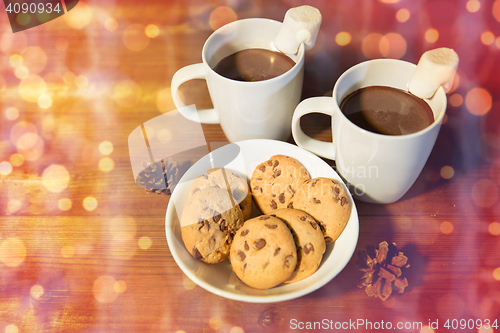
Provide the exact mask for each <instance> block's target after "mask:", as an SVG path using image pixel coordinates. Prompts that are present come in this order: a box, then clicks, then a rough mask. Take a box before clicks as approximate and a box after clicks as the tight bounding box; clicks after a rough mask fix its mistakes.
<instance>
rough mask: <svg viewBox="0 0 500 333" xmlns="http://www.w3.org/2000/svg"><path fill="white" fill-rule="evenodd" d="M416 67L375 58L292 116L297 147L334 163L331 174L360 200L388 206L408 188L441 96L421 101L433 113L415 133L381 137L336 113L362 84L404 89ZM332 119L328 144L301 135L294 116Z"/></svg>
mask: <svg viewBox="0 0 500 333" xmlns="http://www.w3.org/2000/svg"><path fill="white" fill-rule="evenodd" d="M415 69H416V65H414V64H412V63H409V62H406V61H402V60H395V59H376V60H369V61H365V62H362V63H360V64H357V65H355V66H353V67H351V68H350V69H348V70H347V71H345V72H344V73H343V74H342V75H341V76H340V78H339V79H338V80H337V82H336V83H335V86H334V88H333V98H332V97H312V98H309V99H306V100H304V101H302V102H301V103H300V104H299V105H298V106H297V108H296V109H295V113H294V115H293V120H292V134H293V137H294V139H295V142H296V143H297V145H298V146H299V147H302V148H304V149H307V150H309V151H311V152H313V153H315V154H317V155H319V156H322V157H325V158H328V159H332V160H335V162H336V166H337V171H338V172H339V173H340V175H341V176H342V177H343V178H344V179H345V180H346V181H347V182H348V183H349V184H348V185H349V187H350V190H351V192H352V193H353V195H354V196H355V197H356V198H358V199H361V200H363V201H368V202H375V203H393V202H396V201H397V200H399V199H400V198H401V197H402V196H403V195H404V194H405V193H406V192H407V191H408V190H409V189H410V187H411V186H412V185H413V183H414V182H415V180H416V179H417V177H418V176H419V174H420V172H421V171H422V168H423V167H424V165H425V163H426V162H427V159H428V157H429V155H430V153H431V151H432V148H433V147H434V143H435V142H436V138H437V135H438V133H439V129H440V128H441V123H442V121H443V117H444V114H445V111H446V94H445V92H444V90H443V88H442V87H440V88H439V89H438V90H437V92H436V94H435V95H434V96H433V97H432V98H431V99H426V100H425V101H426V102H427V103H428V104H429V105H430V107H431V109H432V112H433V113H434V123H432V124H431V125H430V126H428V127H427V128H425V129H423V130H421V131H418V132H416V133H412V134H407V135H383V134H376V133H373V132H370V131H367V130H364V129H362V128H360V127H358V126H357V125H355V124H354V123H352V122H351V121H350V120H348V119H347V117H346V116H345V115H344V114H343V113H342V111H341V110H340V107H339V105H340V103H341V101H342V100H343V99H344V97H346V96H347V95H348V94H350V93H352V92H354V91H356V90H358V89H360V88H363V87H367V86H390V87H394V88H400V89H403V90H407V85H408V82H409V81H410V79H411V77H412V75H413V72H414V71H415ZM317 112H319V113H324V114H327V115H330V116H331V117H332V139H333V142H331V143H330V142H323V141H318V140H315V139H312V138H311V137H309V136H307V135H306V134H305V133H304V132H303V131H302V129H301V128H300V118H301V117H302V116H303V115H305V114H307V113H317Z"/></svg>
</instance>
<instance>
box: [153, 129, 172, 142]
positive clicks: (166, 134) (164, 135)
mask: <svg viewBox="0 0 500 333" xmlns="http://www.w3.org/2000/svg"><path fill="white" fill-rule="evenodd" d="M156 136H157V137H158V140H159V141H160V142H161V143H163V144H165V143H168V142H169V141H170V140H172V132H171V131H170V130H168V129H166V128H162V129H161V130H159V131H158V134H156Z"/></svg>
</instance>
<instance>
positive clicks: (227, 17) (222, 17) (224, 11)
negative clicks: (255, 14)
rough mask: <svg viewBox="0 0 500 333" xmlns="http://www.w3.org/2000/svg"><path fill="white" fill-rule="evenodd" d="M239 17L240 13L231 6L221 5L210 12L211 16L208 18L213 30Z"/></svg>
mask: <svg viewBox="0 0 500 333" xmlns="http://www.w3.org/2000/svg"><path fill="white" fill-rule="evenodd" d="M237 19H238V15H237V14H236V13H235V12H234V10H232V9H231V8H229V7H226V6H220V7H217V8H215V9H214V10H213V11H212V12H211V13H210V18H209V19H208V24H209V25H210V28H212V30H217V29H219V28H220V27H222V26H224V25H226V24H228V23H230V22H233V21H236V20H237Z"/></svg>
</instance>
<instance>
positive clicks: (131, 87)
mask: <svg viewBox="0 0 500 333" xmlns="http://www.w3.org/2000/svg"><path fill="white" fill-rule="evenodd" d="M141 95H142V89H141V87H140V86H139V85H138V84H137V83H135V82H134V81H132V80H124V81H120V82H118V83H117V84H116V86H115V89H114V94H113V98H114V100H115V101H116V103H118V105H120V106H122V107H134V106H135V105H137V104H138V103H139V101H140V100H141Z"/></svg>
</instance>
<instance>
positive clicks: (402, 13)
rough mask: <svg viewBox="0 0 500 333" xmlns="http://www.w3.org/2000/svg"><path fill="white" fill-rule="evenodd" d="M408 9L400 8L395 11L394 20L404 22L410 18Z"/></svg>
mask: <svg viewBox="0 0 500 333" xmlns="http://www.w3.org/2000/svg"><path fill="white" fill-rule="evenodd" d="M410 16H411V15H410V11H409V10H408V9H406V8H401V9H400V10H398V11H397V12H396V20H398V22H401V23H404V22H406V21H408V20H409V19H410Z"/></svg>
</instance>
